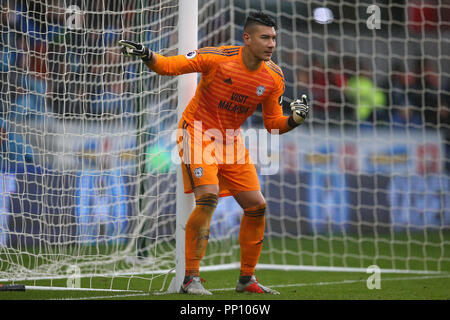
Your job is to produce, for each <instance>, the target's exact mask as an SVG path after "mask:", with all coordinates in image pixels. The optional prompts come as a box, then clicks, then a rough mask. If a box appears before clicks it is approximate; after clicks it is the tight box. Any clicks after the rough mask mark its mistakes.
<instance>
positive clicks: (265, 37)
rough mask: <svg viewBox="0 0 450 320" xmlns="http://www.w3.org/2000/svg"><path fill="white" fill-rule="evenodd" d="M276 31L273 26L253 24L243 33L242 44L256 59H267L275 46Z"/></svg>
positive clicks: (270, 56)
mask: <svg viewBox="0 0 450 320" xmlns="http://www.w3.org/2000/svg"><path fill="white" fill-rule="evenodd" d="M276 36H277V33H276V32H275V29H274V28H273V27H268V26H262V25H255V26H252V27H250V28H249V30H248V31H247V32H245V33H244V44H245V45H246V46H247V47H248V48H249V49H250V52H252V53H253V55H254V56H255V57H257V58H258V59H261V60H264V61H269V60H270V59H271V58H272V54H273V51H274V50H275V46H276Z"/></svg>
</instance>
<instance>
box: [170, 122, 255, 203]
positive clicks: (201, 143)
mask: <svg viewBox="0 0 450 320" xmlns="http://www.w3.org/2000/svg"><path fill="white" fill-rule="evenodd" d="M177 146H178V152H179V155H180V157H181V167H182V172H183V183H184V192H185V193H191V192H193V191H194V188H195V187H197V186H201V185H208V184H212V185H218V186H219V196H220V197H226V196H230V195H235V194H237V193H239V192H241V191H256V190H261V185H260V183H259V178H258V175H257V173H256V168H255V165H254V164H253V162H252V161H251V158H250V154H249V152H248V150H247V148H246V147H245V145H244V142H243V139H242V137H238V139H237V140H236V141H235V142H234V143H233V144H231V145H225V144H224V143H223V142H220V141H219V142H218V141H215V140H214V139H209V138H204V135H201V137H200V139H198V138H197V136H195V137H194V129H193V128H192V127H190V126H189V125H188V124H187V122H186V121H185V120H183V119H182V120H181V121H180V126H179V131H178V134H177Z"/></svg>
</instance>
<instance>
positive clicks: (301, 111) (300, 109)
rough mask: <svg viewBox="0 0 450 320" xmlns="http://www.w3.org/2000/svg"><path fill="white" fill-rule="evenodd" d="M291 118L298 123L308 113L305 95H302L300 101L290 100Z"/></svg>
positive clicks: (303, 119) (301, 121)
mask: <svg viewBox="0 0 450 320" xmlns="http://www.w3.org/2000/svg"><path fill="white" fill-rule="evenodd" d="M290 106H291V111H292V119H293V120H294V122H295V124H296V125H300V124H302V123H303V121H305V119H306V117H307V116H308V113H309V106H308V99H307V98H306V95H305V94H304V95H302V101H300V100H299V99H297V100H295V101H293V102H291V105H290Z"/></svg>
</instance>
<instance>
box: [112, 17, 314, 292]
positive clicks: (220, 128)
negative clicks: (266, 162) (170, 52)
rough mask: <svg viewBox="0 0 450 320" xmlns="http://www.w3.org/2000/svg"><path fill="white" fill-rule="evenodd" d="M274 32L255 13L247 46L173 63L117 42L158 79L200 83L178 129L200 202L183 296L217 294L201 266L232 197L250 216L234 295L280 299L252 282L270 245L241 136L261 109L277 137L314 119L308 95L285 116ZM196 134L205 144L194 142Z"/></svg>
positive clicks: (190, 227) (188, 185)
mask: <svg viewBox="0 0 450 320" xmlns="http://www.w3.org/2000/svg"><path fill="white" fill-rule="evenodd" d="M276 28H277V25H276V23H275V21H274V20H273V19H272V18H271V17H270V16H268V15H266V14H264V13H262V12H258V13H253V14H250V15H249V16H248V17H247V19H246V22H245V25H244V34H243V41H244V45H243V46H222V47H205V48H201V49H199V50H196V51H192V52H190V53H187V54H186V55H177V56H173V57H165V56H162V55H160V54H157V53H155V52H152V51H150V50H149V49H148V48H146V47H144V46H143V45H142V44H138V43H133V42H131V41H127V40H121V41H120V42H119V43H120V45H121V46H122V48H121V50H122V53H124V54H125V55H128V56H136V57H139V58H141V59H142V60H143V62H144V63H145V64H146V65H147V67H148V68H150V69H151V70H153V71H154V72H156V73H158V74H160V75H180V74H185V73H192V72H199V73H201V75H202V77H201V80H200V82H199V84H198V87H197V90H196V93H195V95H194V97H193V98H192V100H191V101H190V102H189V104H188V105H187V107H186V109H185V111H184V112H183V115H182V118H181V120H180V123H179V128H180V129H182V130H180V131H183V134H182V135H181V134H180V135H179V136H178V138H177V145H178V148H179V153H180V156H181V159H182V171H183V183H184V190H185V192H186V193H189V192H194V195H195V199H196V206H195V208H194V210H193V211H192V213H191V215H190V216H189V219H188V221H187V224H186V235H185V237H186V238H185V241H186V242H185V243H186V247H185V252H186V255H185V262H186V270H185V272H186V274H185V279H184V283H183V285H182V288H181V289H182V291H183V292H185V293H188V294H211V292H210V291H208V290H207V289H205V288H204V287H203V285H202V280H201V279H200V277H199V267H200V260H201V259H202V258H203V256H204V254H205V251H206V246H207V243H208V237H209V225H210V222H211V218H212V215H213V212H214V210H215V208H216V206H217V202H218V198H219V196H229V195H232V196H234V198H235V199H236V201H237V202H238V203H239V205H240V206H241V207H242V208H243V210H244V215H243V217H242V221H241V225H240V231H239V244H240V249H241V267H240V276H239V280H238V282H237V286H236V291H237V292H253V293H272V294H278V292H277V291H275V290H273V289H270V288H267V287H265V286H263V285H261V284H260V283H259V282H258V281H257V279H256V277H255V275H254V273H255V267H256V264H257V262H258V259H259V256H260V253H261V249H262V243H263V239H264V229H265V212H266V201H265V199H264V196H263V195H262V193H261V188H260V183H259V180H258V176H257V173H256V169H255V166H254V164H253V163H252V162H251V160H250V157H249V152H248V150H247V149H246V148H245V146H244V142H243V139H242V137H241V136H240V135H239V128H240V127H241V125H242V124H243V123H244V122H245V120H246V119H247V118H248V117H249V116H250V115H251V114H252V113H253V112H254V111H255V109H256V108H257V106H258V105H262V110H263V119H264V125H265V127H266V129H267V130H268V131H269V132H270V133H272V134H278V133H279V134H283V133H285V132H288V131H290V130H292V129H294V128H295V127H297V126H299V125H300V124H302V122H303V121H304V120H305V118H306V117H307V115H308V111H309V109H308V102H307V99H306V96H305V95H303V97H302V100H301V101H300V100H296V101H294V102H292V103H291V110H292V114H291V115H290V116H285V115H283V110H282V106H281V97H282V95H283V93H284V88H285V86H284V77H283V72H282V71H281V69H280V68H279V67H278V66H277V65H276V64H275V63H274V62H272V60H271V57H272V54H273V52H274V50H275V46H276ZM199 124H200V126H199ZM211 132H214V133H215V134H211ZM217 132H220V135H218V134H217ZM198 133H201V134H202V138H201V139H197V138H195V139H194V137H197V136H198ZM199 140H200V141H199ZM230 141H231V143H230ZM211 144H213V145H214V148H213V150H214V152H215V153H214V154H213V153H208V152H206V151H207V150H211V148H210V147H211V146H210V145H211ZM230 145H231V148H232V149H234V153H233V156H232V157H229V156H228V154H227V155H226V160H227V161H222V160H223V159H225V158H221V156H222V157H223V153H222V152H223V150H230ZM208 148H209V149H208ZM219 150H222V152H221V151H219ZM237 150H244V152H237ZM199 152H201V153H202V154H201V155H200V157H199ZM208 155H209V156H208ZM193 159H194V160H193ZM198 159H200V161H198Z"/></svg>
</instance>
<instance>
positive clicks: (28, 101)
mask: <svg viewBox="0 0 450 320" xmlns="http://www.w3.org/2000/svg"><path fill="white" fill-rule="evenodd" d="M108 3H111V5H112V6H114V8H108V7H104V6H108ZM121 3H127V2H126V1H125V2H121ZM1 5H2V7H1V12H0V27H1V29H0V72H1V82H0V85H1V86H2V88H1V91H0V95H1V99H0V116H1V118H0V124H1V126H0V127H1V128H2V141H3V142H4V141H5V140H8V139H12V138H11V137H9V138H8V137H6V135H8V134H11V132H12V131H11V130H7V129H6V128H5V123H14V122H17V123H26V122H28V121H33V120H39V118H40V117H42V116H44V115H48V114H52V113H53V114H55V115H57V117H58V118H63V117H64V118H66V119H88V118H93V119H104V118H108V117H114V115H120V117H121V119H124V115H127V114H129V115H132V114H133V113H135V112H136V104H135V103H134V102H135V101H136V99H135V98H133V93H134V92H138V91H139V90H142V89H144V88H136V87H135V86H136V81H133V79H135V77H136V72H137V70H136V66H137V65H138V64H136V63H131V62H130V61H129V60H123V58H122V57H121V55H120V53H119V52H118V48H117V41H118V40H119V39H120V37H124V36H125V37H126V36H127V35H126V34H125V35H124V33H123V30H128V29H130V28H131V29H132V27H131V25H132V22H133V19H134V18H133V17H132V15H133V13H132V10H130V11H129V12H130V13H127V12H128V11H126V8H124V7H123V8H118V7H117V3H115V2H114V1H112V2H108V1H98V2H97V1H93V2H90V4H89V5H90V6H91V7H89V10H86V12H87V13H85V14H84V15H83V17H82V19H81V20H79V19H80V16H78V15H79V14H80V13H79V12H77V9H76V6H74V7H73V8H72V9H71V8H70V7H69V8H65V6H64V5H65V4H64V1H60V0H49V1H39V2H38V1H31V2H30V1H23V0H18V1H12V0H1ZM98 6H100V7H98ZM112 9H114V10H115V12H116V13H115V14H111V15H110V16H105V14H104V12H105V11H107V12H114V10H112ZM118 9H121V10H124V11H125V13H123V14H117V11H118ZM79 23H82V24H83V26H88V28H81V27H80V28H79V26H78V25H77V24H79ZM131 29H130V30H131ZM86 30H88V31H86ZM149 34H152V33H149ZM129 36H130V37H131V35H129ZM155 36H158V35H157V34H155ZM168 41H170V40H168ZM158 44H159V45H160V46H165V45H166V44H164V43H161V41H159V42H158ZM152 49H153V50H158V49H159V48H152ZM299 60H300V61H297V62H296V63H294V64H293V65H296V66H297V69H296V70H295V74H294V76H293V79H292V80H293V83H294V85H295V86H296V88H295V89H296V92H299V93H307V94H308V95H309V96H310V99H311V101H312V110H311V113H310V119H309V121H308V122H309V123H310V124H311V125H327V126H333V125H336V126H355V125H366V126H373V125H376V126H388V127H390V128H393V127H398V128H411V129H412V128H417V129H424V128H427V129H438V130H441V131H443V132H444V136H446V139H447V140H446V141H447V144H446V148H447V150H448V149H449V145H448V141H449V139H450V138H449V136H450V134H449V124H450V118H449V107H450V81H449V79H446V78H444V77H443V73H441V72H440V66H439V62H438V61H435V60H432V59H428V58H417V60H416V61H413V62H412V63H411V62H410V61H406V60H401V59H398V60H395V61H394V60H392V61H391V62H390V65H389V66H388V69H389V70H388V72H386V73H385V77H384V78H383V79H381V80H380V79H379V78H377V77H376V74H378V73H377V72H376V71H377V70H374V67H373V65H371V60H363V59H359V57H357V56H355V55H345V54H341V53H340V52H339V51H338V50H336V47H335V46H333V44H332V43H330V45H329V47H328V48H327V50H326V51H325V53H324V54H317V55H313V56H311V57H307V58H306V57H305V58H304V60H303V61H301V60H302V59H299ZM125 61H127V62H126V63H125ZM1 119H3V120H5V119H8V121H6V122H5V121H1ZM14 139H16V140H17V139H19V140H20V137H14ZM23 154H25V153H23ZM448 158H449V155H448V154H447V159H448Z"/></svg>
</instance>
